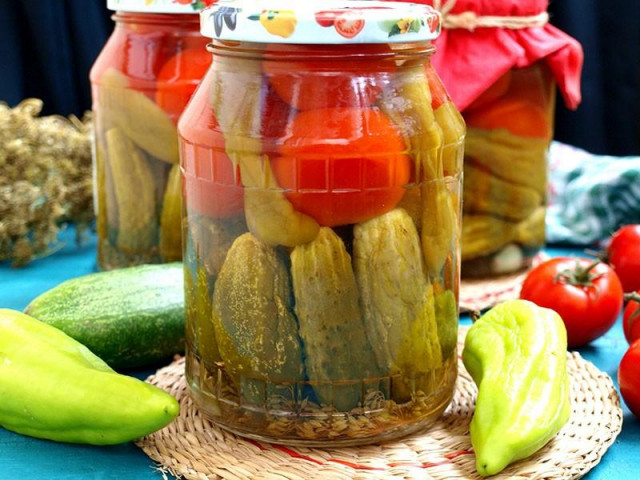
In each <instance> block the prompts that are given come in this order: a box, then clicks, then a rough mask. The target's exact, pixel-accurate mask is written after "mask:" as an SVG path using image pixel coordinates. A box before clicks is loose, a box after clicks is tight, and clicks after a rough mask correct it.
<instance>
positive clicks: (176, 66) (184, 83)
mask: <svg viewBox="0 0 640 480" xmlns="http://www.w3.org/2000/svg"><path fill="white" fill-rule="evenodd" d="M211 58H212V57H211V53H209V52H208V51H207V50H206V49H204V48H200V47H193V48H187V49H184V50H180V51H179V52H178V53H177V54H176V55H174V56H173V57H171V58H170V59H169V60H168V61H167V62H166V63H165V64H164V65H163V67H162V69H161V70H160V73H159V74H158V80H157V84H156V89H157V90H156V103H157V104H158V105H159V106H160V107H161V108H162V109H163V110H164V111H165V112H167V113H168V114H169V116H170V117H171V119H172V120H173V121H174V122H177V121H178V118H179V117H180V114H181V113H182V111H183V110H184V107H185V106H186V105H187V103H188V102H189V99H190V98H191V95H192V94H193V92H194V91H195V89H196V87H197V86H198V83H200V80H201V79H202V77H204V74H205V73H207V69H208V68H209V65H211Z"/></svg>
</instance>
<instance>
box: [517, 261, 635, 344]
mask: <svg viewBox="0 0 640 480" xmlns="http://www.w3.org/2000/svg"><path fill="white" fill-rule="evenodd" d="M520 298H522V299H525V300H530V301H532V302H534V303H536V304H537V305H539V306H541V307H546V308H550V309H552V310H555V311H556V312H557V313H558V314H559V315H560V316H561V317H562V320H564V324H565V326H566V327H567V342H568V346H569V347H570V348H575V347H579V346H581V345H586V344H587V343H589V342H591V341H593V340H595V339H596V338H598V337H600V336H602V335H604V334H605V333H606V332H607V331H608V330H609V329H610V328H611V327H612V326H613V324H614V323H615V322H616V319H617V318H618V316H619V315H620V312H621V311H622V304H623V291H622V285H621V284H620V280H619V279H618V276H617V275H616V273H615V272H614V271H613V270H612V269H611V267H609V266H608V265H606V264H604V263H601V262H598V261H596V262H594V261H592V260H589V259H587V258H572V257H558V258H552V259H551V260H548V261H546V262H543V263H541V264H540V265H538V266H537V267H535V268H534V269H533V270H531V272H529V274H528V275H527V277H526V278H525V281H524V283H523V284H522V290H521V291H520Z"/></svg>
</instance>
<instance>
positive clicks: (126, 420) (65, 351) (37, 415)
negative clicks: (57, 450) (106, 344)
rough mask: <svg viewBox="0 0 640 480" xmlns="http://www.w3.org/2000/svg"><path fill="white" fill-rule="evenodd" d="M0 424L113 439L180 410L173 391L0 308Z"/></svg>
mask: <svg viewBox="0 0 640 480" xmlns="http://www.w3.org/2000/svg"><path fill="white" fill-rule="evenodd" d="M0 398H2V402H0V425H1V426H2V427H4V428H6V429H7V430H11V431H13V432H17V433H20V434H23V435H29V436H32V437H37V438H44V439H48V440H53V441H58V442H70V443H85V444H92V445H114V444H118V443H123V442H128V441H130V440H134V439H136V438H139V437H142V436H144V435H148V434H149V433H152V432H155V431H156V430H159V429H161V428H163V427H164V426H166V425H167V424H169V423H170V422H171V421H172V420H173V419H174V418H176V417H177V416H178V413H179V408H180V407H179V405H178V402H177V401H176V399H175V398H173V397H172V396H171V395H169V394H168V393H166V392H164V391H162V390H160V389H159V388H157V387H154V386H153V385H150V384H148V383H145V382H143V381H141V380H138V379H137V378H133V377H129V376H126V375H121V374H118V373H116V372H115V371H114V370H112V369H111V368H109V366H108V365H107V364H106V363H104V362H103V361H102V360H101V359H100V358H98V357H96V356H95V355H94V354H93V353H91V352H90V351H89V350H88V349H87V348H86V347H85V346H84V345H82V344H80V343H78V342H77V341H75V340H73V339H72V338H70V337H69V336H68V335H66V334H65V333H63V332H61V331H60V330H58V329H56V328H54V327H52V326H50V325H47V324H45V323H43V322H39V321H37V320H36V319H34V318H32V317H30V316H28V315H25V314H23V313H21V312H18V311H15V310H8V309H0Z"/></svg>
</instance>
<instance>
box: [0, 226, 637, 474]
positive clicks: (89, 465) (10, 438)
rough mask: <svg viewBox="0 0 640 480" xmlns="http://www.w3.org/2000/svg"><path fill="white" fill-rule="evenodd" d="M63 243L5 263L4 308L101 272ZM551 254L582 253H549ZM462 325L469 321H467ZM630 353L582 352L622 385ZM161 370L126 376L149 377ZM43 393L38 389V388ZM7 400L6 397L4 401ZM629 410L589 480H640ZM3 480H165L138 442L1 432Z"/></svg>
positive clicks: (616, 341)
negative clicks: (621, 370)
mask: <svg viewBox="0 0 640 480" xmlns="http://www.w3.org/2000/svg"><path fill="white" fill-rule="evenodd" d="M62 240H63V241H66V242H67V245H66V246H65V247H64V248H62V249H61V250H60V251H58V252H57V253H56V254H55V255H52V256H50V257H47V258H43V259H39V260H38V261H36V262H33V263H32V264H31V265H29V266H27V267H25V268H21V269H12V268H11V267H10V266H9V265H7V264H6V263H5V264H2V263H0V308H14V309H19V310H22V309H23V308H24V307H25V306H26V305H27V304H28V303H29V301H30V300H31V299H32V298H34V297H35V296H36V295H38V294H40V293H42V292H44V291H45V290H48V289H49V288H51V287H53V286H55V285H57V284H59V283H60V282H62V281H64V280H67V279H69V278H72V277H76V276H79V275H84V274H87V273H91V272H93V271H95V255H96V253H95V237H92V238H91V239H90V242H89V243H88V244H86V245H85V246H83V247H76V246H75V245H74V244H73V232H66V234H63V235H62ZM548 253H549V254H551V255H559V254H563V253H575V254H577V253H579V252H578V251H571V250H566V249H548ZM461 323H462V324H468V323H469V319H468V318H466V317H463V318H462V319H461ZM626 348H627V343H626V341H625V339H624V336H623V333H622V327H621V324H620V321H618V323H617V324H616V325H615V327H614V328H613V329H612V330H611V331H609V332H608V333H607V334H606V335H605V336H604V337H602V338H600V339H598V340H597V341H595V342H594V343H593V344H592V345H590V346H589V347H585V348H582V349H580V350H579V352H580V354H581V355H582V356H583V357H584V358H586V359H587V360H589V361H591V362H593V363H594V364H595V365H596V366H597V367H598V368H599V369H600V370H602V371H604V372H606V373H607V374H609V375H610V376H611V377H612V378H613V380H614V382H616V385H617V381H616V374H617V368H618V363H619V362H620V358H621V357H622V355H623V354H624V352H625V350H626ZM154 370H155V369H147V370H137V371H133V372H125V373H128V374H130V375H134V376H136V377H138V378H146V377H147V376H148V375H149V374H151V373H152V372H153V371H154ZM34 388H37V385H34ZM1 401H2V399H1V398H0V402H1ZM623 408H624V423H623V427H622V432H621V433H620V436H619V437H618V439H617V440H616V442H615V443H614V444H613V445H612V446H611V448H610V449H609V451H608V452H607V453H606V454H605V456H604V458H603V459H602V461H601V463H600V464H599V465H598V466H596V467H595V468H594V469H593V470H592V471H591V472H590V473H589V474H588V475H587V476H586V477H584V478H586V479H588V480H604V479H614V478H615V479H616V480H627V479H628V480H637V479H638V478H640V420H638V419H636V418H635V417H633V415H632V414H631V413H630V412H629V410H628V409H627V408H626V407H623ZM0 478H3V479H17V478H19V479H21V480H52V479H55V480H58V479H60V480H91V479H95V480H110V479H114V480H116V479H117V480H123V479H126V480H128V479H140V480H159V479H162V478H163V475H162V473H161V472H160V471H158V470H157V466H156V465H155V464H154V463H153V462H152V461H151V460H150V459H149V458H148V457H147V456H146V455H145V454H144V453H143V452H142V450H140V449H138V448H137V447H136V446H135V445H133V444H132V443H129V444H123V445H118V446H113V447H89V446H80V445H65V444H58V443H54V442H48V441H42V440H37V439H32V438H28V437H23V436H20V435H17V434H14V433H11V432H8V431H6V430H4V429H2V428H0Z"/></svg>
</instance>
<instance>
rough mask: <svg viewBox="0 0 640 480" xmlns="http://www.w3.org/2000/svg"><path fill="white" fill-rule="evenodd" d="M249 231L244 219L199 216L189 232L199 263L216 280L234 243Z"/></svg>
mask: <svg viewBox="0 0 640 480" xmlns="http://www.w3.org/2000/svg"><path fill="white" fill-rule="evenodd" d="M246 231H247V226H246V224H245V222H244V218H242V217H232V218H228V219H221V218H210V217H207V216H204V215H202V216H198V218H195V219H190V221H189V232H190V235H191V242H192V245H193V249H194V250H195V253H196V256H197V259H198V262H199V263H201V264H202V265H203V266H204V268H205V270H206V272H207V274H208V275H210V276H211V277H212V278H214V279H215V278H216V277H217V276H218V274H219V273H220V269H221V268H222V264H223V263H224V260H225V258H227V252H228V251H229V248H231V244H232V243H233V241H234V240H235V239H236V238H237V237H239V236H240V235H242V234H243V233H245V232H246Z"/></svg>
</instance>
